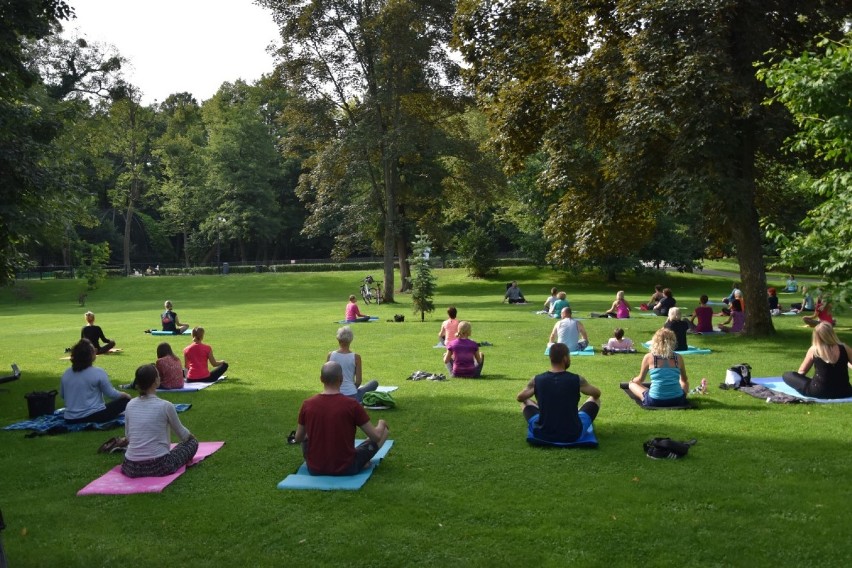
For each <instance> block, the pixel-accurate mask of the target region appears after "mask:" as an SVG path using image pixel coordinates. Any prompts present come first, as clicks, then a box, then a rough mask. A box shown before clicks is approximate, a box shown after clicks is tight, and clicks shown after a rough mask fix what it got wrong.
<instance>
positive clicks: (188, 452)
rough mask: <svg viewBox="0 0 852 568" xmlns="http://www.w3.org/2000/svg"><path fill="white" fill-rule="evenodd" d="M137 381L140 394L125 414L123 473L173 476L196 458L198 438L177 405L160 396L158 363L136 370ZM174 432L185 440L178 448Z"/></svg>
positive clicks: (141, 475)
mask: <svg viewBox="0 0 852 568" xmlns="http://www.w3.org/2000/svg"><path fill="white" fill-rule="evenodd" d="M133 383H134V384H135V385H136V388H138V389H139V392H140V394H139V396H138V397H136V398H134V399H133V400H131V401H130V402H129V403H127V410H126V411H125V413H124V416H125V426H124V433H125V436H126V437H127V453H126V454H125V456H124V463H122V464H121V473H123V474H124V475H126V476H127V477H162V476H164V475H171V474H172V473H174V472H176V471H177V470H178V469H180V468H181V467H183V466H184V465H185V464H188V463H190V462H191V461H192V458H193V457H194V456H195V453H196V452H197V451H198V440H196V439H195V436H193V435H192V433H191V432H190V431H189V430H187V429H186V427H185V426H184V425H183V424H182V423H181V421H180V418H178V415H177V411H176V410H175V405H174V404H172V403H171V402H169V401H167V400H163V399H161V398H158V397H157V387H158V386H160V375H159V373H158V372H157V368H156V367H155V366H154V365H142V366H141V367H139V368H138V369H136V378H135V379H134V381H133ZM170 431H171V432H174V433H175V435H176V436H178V437H179V438H180V440H181V442H180V443H179V444H177V445H176V446H175V447H174V448H171V447H170V445H171V435H170V434H169V432H170Z"/></svg>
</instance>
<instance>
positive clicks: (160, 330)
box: [151, 329, 192, 335]
mask: <svg viewBox="0 0 852 568" xmlns="http://www.w3.org/2000/svg"><path fill="white" fill-rule="evenodd" d="M151 335H192V332H191V331H190V330H188V329H187V330H186V331H184V332H183V333H174V332H171V331H163V330H162V329H152V330H151Z"/></svg>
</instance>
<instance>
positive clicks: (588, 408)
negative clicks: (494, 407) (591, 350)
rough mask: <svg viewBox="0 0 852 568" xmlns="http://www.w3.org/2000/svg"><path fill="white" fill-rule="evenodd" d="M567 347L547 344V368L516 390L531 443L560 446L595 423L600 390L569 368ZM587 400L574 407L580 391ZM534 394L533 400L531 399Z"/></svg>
mask: <svg viewBox="0 0 852 568" xmlns="http://www.w3.org/2000/svg"><path fill="white" fill-rule="evenodd" d="M570 366H571V356H570V354H569V353H568V346H567V345H565V344H564V343H554V344H553V345H551V346H550V370H549V371H546V372H544V373H541V374H539V375H536V376H535V377H533V378H532V379H531V380H530V382H529V383H528V384H527V386H526V388H525V389H524V390H522V391H521V392H520V393H518V396H517V400H518V402H520V403H521V408H522V410H523V413H524V418H525V419H526V421H527V425H528V435H527V441H529V442H530V443H532V444H542V445H563V444H571V443H572V442H576V441H577V440H578V439H579V438H580V437H581V436H582V435H583V433H584V432H586V430H588V428H589V426H590V425H591V424H592V422H594V420H595V417H597V415H598V410H600V406H601V401H600V397H601V391H600V389H598V388H597V387H595V386H593V385H591V384H589V382H588V381H586V379H584V378H583V377H581V376H580V375H577V374H575V373H572V372H570V371H568V367H570ZM581 393H582V394H586V395H588V396H589V399H588V400H587V401H586V402H585V403H583V406H581V407H580V409H579V410H577V405H578V404H579V402H580V394H581ZM533 397H535V401H533V400H532V398H533Z"/></svg>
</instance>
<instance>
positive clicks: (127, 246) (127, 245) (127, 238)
mask: <svg viewBox="0 0 852 568" xmlns="http://www.w3.org/2000/svg"><path fill="white" fill-rule="evenodd" d="M132 222H133V199H132V198H131V199H129V200H128V202H127V213H125V215H124V274H125V275H126V276H130V224H131V223H132Z"/></svg>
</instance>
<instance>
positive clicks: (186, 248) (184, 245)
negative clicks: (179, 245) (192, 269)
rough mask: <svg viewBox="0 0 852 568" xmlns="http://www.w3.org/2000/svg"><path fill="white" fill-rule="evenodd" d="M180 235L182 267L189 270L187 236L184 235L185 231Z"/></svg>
mask: <svg viewBox="0 0 852 568" xmlns="http://www.w3.org/2000/svg"><path fill="white" fill-rule="evenodd" d="M182 234H183V262H184V265H185V266H186V267H187V268H189V246H187V245H188V244H189V240H188V235H187V234H186V231H184V232H183V233H182Z"/></svg>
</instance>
